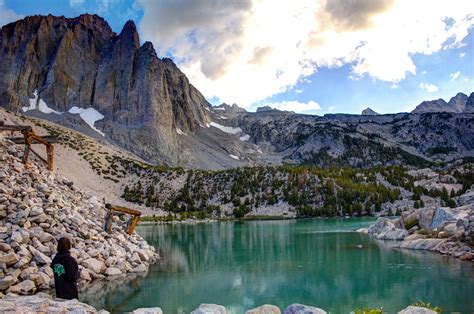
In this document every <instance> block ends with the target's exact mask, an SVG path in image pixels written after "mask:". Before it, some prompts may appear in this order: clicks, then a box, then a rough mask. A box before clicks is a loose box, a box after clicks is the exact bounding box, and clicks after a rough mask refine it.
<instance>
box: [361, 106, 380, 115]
mask: <svg viewBox="0 0 474 314" xmlns="http://www.w3.org/2000/svg"><path fill="white" fill-rule="evenodd" d="M361 115H363V116H377V115H379V113H377V112H375V111H373V110H372V109H371V108H370V107H367V108H366V109H364V110H362V113H361Z"/></svg>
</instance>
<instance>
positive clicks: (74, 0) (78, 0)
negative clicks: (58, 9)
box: [69, 0, 86, 7]
mask: <svg viewBox="0 0 474 314" xmlns="http://www.w3.org/2000/svg"><path fill="white" fill-rule="evenodd" d="M85 1H86V0H69V5H70V6H71V7H75V6H81V5H83V4H84V2H85Z"/></svg>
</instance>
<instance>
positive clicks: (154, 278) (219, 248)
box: [81, 218, 474, 313]
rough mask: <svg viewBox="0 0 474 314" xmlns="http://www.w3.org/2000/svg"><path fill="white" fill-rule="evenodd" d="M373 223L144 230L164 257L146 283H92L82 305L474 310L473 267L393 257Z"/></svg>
mask: <svg viewBox="0 0 474 314" xmlns="http://www.w3.org/2000/svg"><path fill="white" fill-rule="evenodd" d="M372 222H373V219H372V218H351V219H307V220H281V221H248V222H218V223H198V224H178V225H146V226H140V227H139V228H138V233H140V234H141V235H142V236H143V237H144V238H145V239H146V240H147V241H148V242H149V243H150V244H152V245H154V246H156V248H157V249H158V251H159V252H160V255H161V256H162V259H161V261H160V263H158V264H157V265H153V266H151V267H150V270H149V272H148V274H147V275H146V276H145V277H142V278H134V279H130V278H128V279H127V280H124V281H122V282H119V283H117V282H108V283H99V284H96V286H95V287H94V285H92V286H91V287H90V288H88V289H87V290H86V291H85V292H84V293H83V294H81V301H84V302H88V303H90V304H91V305H93V306H95V307H97V308H105V309H106V310H108V311H111V312H126V311H131V310H133V309H136V308H138V307H154V306H159V307H161V308H162V309H163V312H164V313H189V312H190V311H192V310H193V309H195V308H196V307H198V306H199V304H200V303H216V304H221V305H224V306H226V307H227V309H228V311H229V312H230V313H244V312H245V310H248V309H251V308H254V307H257V306H260V305H262V304H264V303H269V304H274V305H277V306H279V307H280V309H281V310H284V309H285V308H286V307H287V306H288V305H290V304H292V303H302V304H306V305H312V306H317V307H320V308H322V309H324V310H326V311H328V312H331V313H349V312H350V311H351V310H353V309H356V308H363V307H369V306H370V307H381V306H383V307H384V310H386V311H387V312H388V313H396V312H397V311H398V310H401V309H402V308H404V307H406V306H408V305H409V304H411V303H413V302H416V301H419V300H423V301H425V302H431V303H432V304H434V305H439V306H441V307H442V309H443V313H449V312H455V311H457V312H461V313H472V312H473V311H474V297H473V295H474V265H473V264H472V263H467V262H461V261H459V260H456V259H454V258H451V257H445V256H441V255H437V254H434V253H430V252H418V251H410V250H399V249H392V248H390V247H389V246H388V245H387V244H384V243H383V242H381V241H377V240H373V239H371V238H370V237H369V236H367V235H365V234H360V233H356V232H351V231H353V230H355V229H358V228H360V227H367V226H368V225H369V224H370V223H372Z"/></svg>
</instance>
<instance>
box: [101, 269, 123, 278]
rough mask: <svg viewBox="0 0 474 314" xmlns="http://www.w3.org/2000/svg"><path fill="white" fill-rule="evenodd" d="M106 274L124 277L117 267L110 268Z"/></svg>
mask: <svg viewBox="0 0 474 314" xmlns="http://www.w3.org/2000/svg"><path fill="white" fill-rule="evenodd" d="M105 274H106V275H107V276H120V275H122V271H121V270H120V269H118V268H116V267H109V268H107V269H106V270H105Z"/></svg>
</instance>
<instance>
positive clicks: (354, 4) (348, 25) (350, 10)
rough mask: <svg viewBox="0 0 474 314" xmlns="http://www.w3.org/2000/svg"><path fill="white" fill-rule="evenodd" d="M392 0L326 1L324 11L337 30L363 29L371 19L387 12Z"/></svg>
mask: <svg viewBox="0 0 474 314" xmlns="http://www.w3.org/2000/svg"><path fill="white" fill-rule="evenodd" d="M393 2H394V1H393V0H389V1H387V0H379V1H373V0H357V1H347V0H327V2H326V6H325V11H326V12H327V13H328V14H329V15H330V16H331V20H332V21H333V22H334V24H335V25H336V27H337V28H339V29H342V30H347V29H358V28H364V27H367V26H369V25H370V24H371V17H372V16H373V15H374V14H376V13H379V12H383V11H385V10H387V9H388V8H389V7H390V6H391V5H392V4H393Z"/></svg>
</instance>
